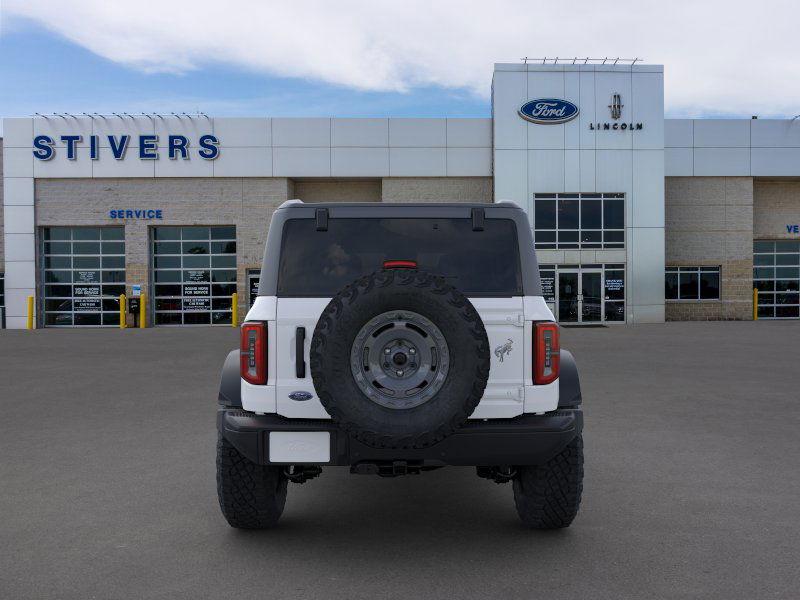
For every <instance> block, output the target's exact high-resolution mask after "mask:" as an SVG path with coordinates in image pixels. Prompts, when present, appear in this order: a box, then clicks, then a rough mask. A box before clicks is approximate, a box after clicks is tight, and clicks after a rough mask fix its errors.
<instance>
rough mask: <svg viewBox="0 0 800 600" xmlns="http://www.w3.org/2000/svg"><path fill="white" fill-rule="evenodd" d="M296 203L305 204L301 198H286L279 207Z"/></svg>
mask: <svg viewBox="0 0 800 600" xmlns="http://www.w3.org/2000/svg"><path fill="white" fill-rule="evenodd" d="M295 204H305V202H303V201H302V200H300V198H292V199H291V200H286V201H285V202H281V205H280V206H279V207H278V208H283V207H285V206H294V205H295Z"/></svg>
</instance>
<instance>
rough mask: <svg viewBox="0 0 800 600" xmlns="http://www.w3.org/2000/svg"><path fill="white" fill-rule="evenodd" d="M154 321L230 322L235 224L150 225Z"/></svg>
mask: <svg viewBox="0 0 800 600" xmlns="http://www.w3.org/2000/svg"><path fill="white" fill-rule="evenodd" d="M152 245H153V252H152V261H153V264H152V273H153V288H152V289H153V306H154V314H155V324H156V325H230V324H231V304H232V303H231V295H232V294H233V293H234V292H235V291H236V228H235V227H227V226H226V227H155V228H153V242H152Z"/></svg>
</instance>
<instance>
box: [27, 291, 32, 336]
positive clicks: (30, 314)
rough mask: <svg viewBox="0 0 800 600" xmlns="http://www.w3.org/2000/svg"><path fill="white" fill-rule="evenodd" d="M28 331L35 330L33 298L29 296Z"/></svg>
mask: <svg viewBox="0 0 800 600" xmlns="http://www.w3.org/2000/svg"><path fill="white" fill-rule="evenodd" d="M28 329H33V296H28Z"/></svg>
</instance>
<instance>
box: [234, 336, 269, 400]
mask: <svg viewBox="0 0 800 600" xmlns="http://www.w3.org/2000/svg"><path fill="white" fill-rule="evenodd" d="M239 354H240V358H239V360H240V363H239V364H240V366H241V369H240V370H241V375H242V379H244V380H245V381H246V382H247V383H252V384H255V385H262V384H265V383H267V324H266V323H243V324H242V330H241V347H240V349H239Z"/></svg>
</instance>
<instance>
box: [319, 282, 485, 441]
mask: <svg viewBox="0 0 800 600" xmlns="http://www.w3.org/2000/svg"><path fill="white" fill-rule="evenodd" d="M310 359H311V360H310V365H311V377H312V379H313V381H314V387H315V389H316V391H317V395H318V396H319V399H320V401H321V402H322V405H323V407H324V408H325V410H326V411H327V412H328V414H330V415H331V417H332V419H333V420H334V421H335V422H336V423H338V424H339V425H340V426H341V427H343V428H344V429H345V430H346V431H347V432H348V433H349V434H350V435H352V436H354V437H355V438H356V439H358V440H359V441H361V442H363V443H365V444H368V445H370V446H373V447H379V448H423V447H426V446H430V445H431V444H435V443H436V442H438V441H440V440H441V439H443V438H445V437H446V436H448V435H450V434H452V433H453V432H454V431H456V429H458V427H459V426H461V424H463V423H464V421H465V420H466V419H467V417H469V415H470V414H472V412H473V411H474V410H475V407H476V406H477V405H478V402H480V399H481V396H482V395H483V391H484V389H485V388H486V382H487V380H488V378H489V340H488V338H487V336H486V329H485V328H484V326H483V322H482V321H481V318H480V316H479V315H478V312H477V311H476V310H475V307H473V306H472V303H471V302H470V301H469V299H467V297H466V296H464V294H462V293H461V292H459V291H458V290H457V289H456V288H454V287H453V286H452V285H449V284H448V283H446V282H445V280H444V278H443V277H440V276H436V275H431V274H429V273H424V272H418V271H416V270H408V269H386V270H383V271H378V272H375V273H372V274H370V275H366V276H364V277H361V278H359V279H357V280H356V281H354V282H353V283H351V284H349V285H348V286H346V287H345V288H344V289H343V290H341V291H340V292H339V293H338V294H337V295H336V296H335V297H334V298H333V299H332V300H331V301H330V303H329V304H328V306H327V307H326V308H325V310H324V311H323V313H322V316H321V317H320V319H319V322H318V323H317V326H316V328H315V329H314V335H313V337H312V340H311V352H310Z"/></svg>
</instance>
